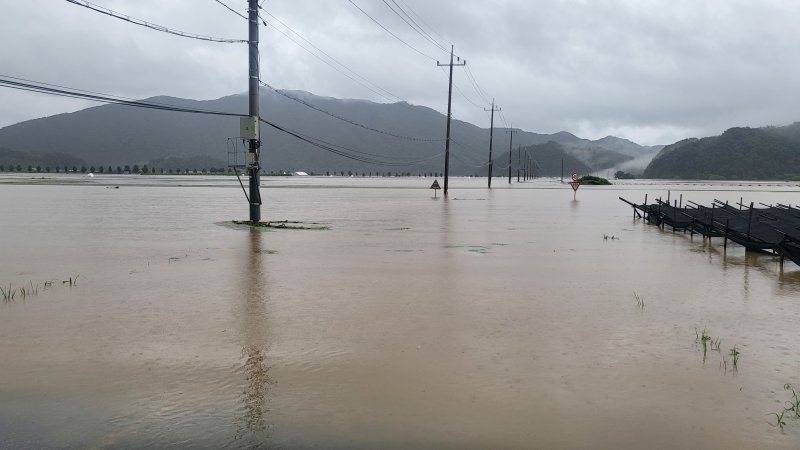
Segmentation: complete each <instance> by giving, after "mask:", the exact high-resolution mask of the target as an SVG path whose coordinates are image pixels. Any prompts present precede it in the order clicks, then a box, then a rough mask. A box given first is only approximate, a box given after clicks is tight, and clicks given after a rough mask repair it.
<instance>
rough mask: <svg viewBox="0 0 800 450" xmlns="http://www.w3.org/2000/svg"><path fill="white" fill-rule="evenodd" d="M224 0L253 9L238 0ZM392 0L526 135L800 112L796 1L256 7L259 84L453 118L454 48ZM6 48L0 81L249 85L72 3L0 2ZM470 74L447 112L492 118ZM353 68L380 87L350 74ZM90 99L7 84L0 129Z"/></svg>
mask: <svg viewBox="0 0 800 450" xmlns="http://www.w3.org/2000/svg"><path fill="white" fill-rule="evenodd" d="M222 1H224V2H225V3H226V4H228V5H230V6H231V7H232V8H233V9H235V10H237V11H240V12H241V13H242V14H246V5H247V2H246V1H245V0H222ZM93 3H95V4H97V5H101V6H104V7H107V8H110V9H112V10H115V11H117V12H120V13H124V14H128V15H130V16H132V17H136V18H140V19H144V20H147V21H149V22H153V23H156V24H159V25H163V26H166V27H168V28H172V29H176V30H181V31H186V32H192V33H197V34H203V35H210V36H217V37H224V38H237V39H246V38H247V22H246V21H245V20H244V19H242V18H241V17H238V16H236V15H235V14H234V13H232V12H230V11H228V10H227V9H225V8H224V7H223V6H221V5H220V4H219V3H218V2H216V1H215V0H135V1H134V0H127V1H126V0H93ZM354 4H355V5H358V6H359V7H361V9H363V10H364V11H365V12H366V13H368V14H369V15H371V16H372V17H373V18H374V19H375V20H377V22H379V23H380V24H382V25H383V26H384V27H386V28H387V29H388V30H389V31H391V32H392V33H394V34H395V35H396V36H398V37H399V38H400V39H402V40H403V41H405V42H406V43H408V44H410V46H411V47H413V49H412V48H410V47H409V46H407V45H405V44H403V43H402V42H400V41H399V40H398V39H397V38H395V37H393V36H392V35H391V34H389V33H388V32H387V31H385V30H384V29H382V28H381V27H380V26H379V25H377V24H376V23H375V22H373V21H372V20H371V19H370V18H369V17H367V16H366V15H365V14H364V13H362V12H361V11H359V9H357V8H356V6H354ZM387 4H388V5H391V6H392V7H394V8H395V10H397V11H398V12H399V13H400V14H402V11H400V10H399V7H402V8H403V11H405V12H406V13H408V14H409V15H410V16H411V17H412V18H414V19H415V20H416V22H417V24H419V25H420V26H421V27H422V28H424V29H425V31H426V32H427V33H428V34H429V35H430V37H431V38H433V40H435V41H438V42H439V43H441V44H443V45H444V46H446V47H449V45H450V44H453V45H455V52H456V54H457V55H460V56H461V57H462V58H464V59H466V61H467V65H468V67H469V69H470V73H471V74H472V75H474V78H475V79H476V80H477V82H478V85H479V86H480V88H481V89H482V90H483V92H485V95H486V97H487V98H488V99H489V100H490V101H491V98H492V97H494V98H495V99H496V102H497V104H498V105H499V106H500V107H501V108H502V109H503V111H502V112H503V116H502V117H496V122H495V124H496V125H497V126H503V125H504V120H505V121H507V123H509V124H513V126H514V127H519V128H522V129H525V130H527V131H533V132H539V133H553V132H556V131H562V130H564V131H569V132H571V133H574V134H576V135H578V136H581V137H585V138H589V139H597V138H601V137H604V136H606V135H615V136H620V137H624V138H627V139H631V140H633V141H635V142H638V143H640V144H645V145H652V144H668V143H672V142H675V141H677V140H680V139H683V138H686V137H700V136H709V135H715V134H719V133H721V132H722V131H724V130H725V129H727V128H730V127H733V126H764V125H787V124H790V123H792V122H795V121H798V120H800V107H798V105H800V26H798V24H800V2H798V1H793V0H786V1H776V0H760V1H758V2H754V1H752V0H748V1H738V0H702V1H699V0H669V1H666V0H665V1H656V0H630V1H614V0H584V1H558V0H552V1H551V0H506V1H501V0H495V1H491V0H458V1H456V0H441V1H440V0H402V1H401V0H395V1H392V0H386V2H384V1H383V0H352V2H351V1H350V0H266V1H265V2H264V3H263V8H264V10H263V11H262V16H263V17H264V18H265V19H266V21H267V22H268V26H267V27H262V28H261V46H260V50H261V74H262V79H263V80H264V81H266V82H267V83H269V84H271V85H272V86H275V87H276V88H279V89H299V90H306V91H309V92H312V93H314V94H318V95H324V96H331V97H340V98H360V99H369V100H374V101H379V102H388V101H398V100H397V99H398V98H399V99H402V100H405V101H408V102H409V103H414V104H420V105H425V106H429V107H431V108H434V109H436V110H438V111H441V112H446V110H447V76H446V74H445V72H444V70H443V69H441V68H439V67H437V65H436V60H439V61H441V62H445V61H446V60H447V59H448V57H449V56H448V54H446V53H445V52H444V51H442V50H441V49H439V48H437V47H436V46H435V45H434V44H433V43H431V42H429V41H428V40H427V39H426V38H424V37H423V36H422V35H421V34H420V33H417V32H415V31H414V30H413V29H412V28H411V26H409V25H407V24H406V23H404V22H403V21H402V20H401V19H400V17H398V14H395V12H393V11H392V10H391V9H390V8H389V6H387ZM398 6H399V7H398ZM269 14H271V15H272V16H274V17H276V18H278V19H280V21H282V22H284V23H285V24H286V25H288V26H289V27H291V29H292V30H294V32H296V33H299V35H301V36H302V37H303V38H305V39H306V40H307V41H308V42H311V43H312V44H313V45H314V46H316V47H317V48H319V49H320V50H322V51H324V52H325V53H327V54H328V55H330V56H331V57H333V58H335V60H336V61H338V62H339V63H341V64H343V65H344V66H346V67H347V69H343V68H341V67H340V66H338V65H337V63H336V62H331V61H328V63H329V64H326V63H324V62H322V61H321V60H320V59H319V58H317V57H315V56H312V54H311V53H309V52H308V51H306V50H304V49H303V48H302V47H300V46H299V45H298V44H297V43H295V42H293V41H292V40H291V39H289V38H287V37H286V35H288V36H291V37H292V39H294V41H297V42H298V43H300V44H303V45H304V46H305V47H306V48H307V49H309V50H311V51H312V52H314V53H316V54H317V55H318V56H319V57H320V58H322V59H326V57H325V55H323V54H321V53H319V52H318V51H317V50H315V49H314V48H313V47H312V46H311V45H309V44H308V43H307V42H306V41H304V40H303V38H300V37H298V35H297V34H294V33H293V32H292V31H289V30H287V29H286V28H285V27H284V26H283V25H281V24H280V22H278V20H275V19H274V18H273V17H271V16H270V15H269ZM407 20H408V19H407ZM0 42H3V45H0V74H3V75H10V76H15V77H21V78H28V79H32V80H36V81H42V82H47V83H54V84H60V85H64V86H69V87H74V88H79V89H85V90H91V91H97V92H102V93H107V94H115V95H122V96H126V97H135V98H145V97H150V96H154V95H170V96H175V97H187V98H196V99H214V98H218V97H222V96H225V95H230V94H234V93H241V92H245V91H246V90H247V50H246V45H245V44H227V43H214V42H206V41H200V40H194V39H188V38H184V37H179V36H173V35H170V34H165V33H161V32H157V31H153V30H150V29H147V28H143V27H140V26H137V25H133V24H130V23H127V22H124V21H121V20H118V19H114V18H111V17H108V16H104V15H102V14H99V13H96V12H93V11H90V10H88V9H86V8H83V7H80V6H76V5H74V4H72V3H69V2H67V1H64V0H49V1H36V2H34V1H21V0H0ZM420 53H422V54H420ZM423 54H424V55H423ZM331 66H336V67H339V68H340V71H336V70H334V69H333V68H331ZM348 70H352V71H353V72H354V73H355V74H358V75H357V76H356V75H354V74H353V73H351V72H349V71H348ZM342 72H344V73H346V74H347V75H349V77H348V76H345V75H344V74H343V73H342ZM468 75H469V74H468V73H467V72H466V70H465V69H464V68H461V67H456V68H455V69H454V80H455V84H456V89H454V93H453V116H454V117H455V118H458V119H461V120H466V121H468V122H472V123H474V124H476V125H479V126H481V127H488V126H489V118H488V114H487V113H486V112H484V111H483V108H484V107H485V108H488V107H489V105H488V104H487V103H486V102H485V101H484V99H483V98H481V95H479V93H478V92H476V89H475V88H474V87H473V85H472V83H471V81H470V79H469V78H468ZM358 76H360V77H363V78H364V79H366V80H369V82H370V83H373V84H374V86H377V87H374V86H371V85H369V84H367V83H365V82H364V81H362V84H359V83H356V82H355V81H353V78H355V79H358ZM363 84H367V86H370V89H367V88H366V87H364V86H363ZM383 90H385V91H388V92H389V93H391V94H389V93H385V92H384V91H383ZM459 91H460V92H459ZM379 93H381V94H382V95H383V96H381V95H379ZM462 93H463V95H462ZM395 96H396V97H395ZM465 97H466V98H465ZM93 105H94V103H89V102H82V101H77V100H72V99H64V98H60V97H49V96H46V95H44V94H36V93H29V92H23V91H15V90H11V89H8V88H4V87H0V127H4V126H7V125H10V124H13V123H16V122H19V121H23V120H28V119H33V118H37V117H43V116H48V115H53V114H58V113H63V112H70V111H75V110H78V109H82V108H84V107H87V106H93ZM262 114H264V115H267V116H268V115H269V111H262Z"/></svg>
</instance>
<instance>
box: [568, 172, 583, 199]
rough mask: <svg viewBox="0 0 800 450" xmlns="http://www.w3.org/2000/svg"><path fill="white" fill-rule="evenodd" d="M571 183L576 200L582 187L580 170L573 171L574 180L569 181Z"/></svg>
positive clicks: (573, 197)
mask: <svg viewBox="0 0 800 450" xmlns="http://www.w3.org/2000/svg"><path fill="white" fill-rule="evenodd" d="M569 185H570V186H572V199H573V200H575V197H576V196H577V195H578V188H579V187H581V177H580V175H578V172H572V181H570V182H569Z"/></svg>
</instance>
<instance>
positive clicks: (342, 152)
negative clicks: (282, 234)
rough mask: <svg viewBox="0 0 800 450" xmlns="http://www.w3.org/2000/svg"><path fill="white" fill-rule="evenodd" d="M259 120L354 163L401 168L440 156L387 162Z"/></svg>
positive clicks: (372, 155)
mask: <svg viewBox="0 0 800 450" xmlns="http://www.w3.org/2000/svg"><path fill="white" fill-rule="evenodd" d="M259 120H260V121H261V122H263V123H265V124H267V125H269V126H271V127H272V128H275V129H276V130H279V131H282V132H284V133H286V134H288V135H290V136H293V137H295V138H297V139H299V140H301V141H303V142H305V143H307V144H310V145H313V146H314V147H317V148H319V149H321V150H325V151H328V152H331V153H333V154H336V155H339V156H342V157H344V158H348V159H352V160H354V161H359V162H363V163H367V164H375V165H380V166H393V167H401V166H414V165H417V164H419V163H421V162H424V161H427V160H429V159H432V158H435V157H437V156H439V155H433V156H430V157H428V158H424V159H420V160H417V161H397V162H394V161H386V160H382V159H379V157H380V155H374V154H371V153H366V152H360V151H358V150H353V149H350V148H347V147H342V146H340V145H335V144H331V143H329V142H325V141H323V140H321V139H316V138H311V137H309V136H306V135H303V134H302V133H299V132H297V131H292V130H289V129H287V128H284V127H282V126H280V125H277V124H274V123H272V122H270V121H268V120H266V119H264V118H261V117H259Z"/></svg>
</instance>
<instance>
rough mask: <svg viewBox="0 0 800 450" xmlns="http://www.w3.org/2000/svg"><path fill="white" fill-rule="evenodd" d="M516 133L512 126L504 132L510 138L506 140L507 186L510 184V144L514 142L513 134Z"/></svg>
mask: <svg viewBox="0 0 800 450" xmlns="http://www.w3.org/2000/svg"><path fill="white" fill-rule="evenodd" d="M516 132H517V130H515V129H514V126H513V125H512V126H511V129H509V130H506V133H511V137H510V138H509V139H508V184H511V144H512V143H513V142H514V133H516Z"/></svg>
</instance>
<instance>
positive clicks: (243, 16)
mask: <svg viewBox="0 0 800 450" xmlns="http://www.w3.org/2000/svg"><path fill="white" fill-rule="evenodd" d="M214 1H215V2H217V3H219V4H220V5H222V6H224V7H225V8H227V9H228V10H229V11H230V12H232V13H234V14H236V15H237V16H239V17H241V18H242V19H244V20H247V17H245V15H244V14H242V13H240V12H239V11H236V10H235V9H233V8H231V7H230V6H228V5H226V4H225V3H224V2H222V0H214Z"/></svg>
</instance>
